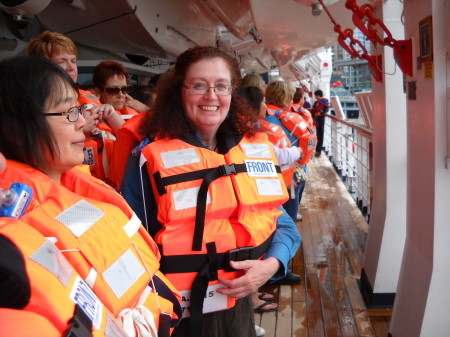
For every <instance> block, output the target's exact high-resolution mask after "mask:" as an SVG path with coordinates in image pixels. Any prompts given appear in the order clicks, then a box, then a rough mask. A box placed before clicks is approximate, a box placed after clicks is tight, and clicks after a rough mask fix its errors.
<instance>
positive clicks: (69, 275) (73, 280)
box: [0, 218, 125, 337]
mask: <svg viewBox="0 0 450 337" xmlns="http://www.w3.org/2000/svg"><path fill="white" fill-rule="evenodd" d="M0 234H2V235H4V236H5V237H7V238H8V239H10V240H11V241H12V242H13V243H14V244H15V246H16V247H17V248H18V249H19V250H20V252H21V253H22V255H23V258H24V261H25V268H26V272H27V276H28V278H29V279H30V285H31V297H30V299H29V302H28V304H27V305H26V306H25V307H24V308H23V310H14V311H9V312H6V313H4V312H2V310H0V318H1V319H0V320H1V322H2V324H0V332H1V331H2V329H9V328H5V326H4V323H5V322H6V319H5V317H4V316H3V314H6V315H8V316H9V318H10V319H11V320H13V321H15V323H16V324H17V325H16V326H15V328H16V330H14V331H15V332H14V331H13V333H12V334H11V335H9V334H3V333H0V335H1V336H16V335H17V336H28V334H24V335H22V334H19V333H18V332H19V331H25V330H22V327H23V326H27V327H28V328H29V329H32V330H33V329H36V330H35V331H39V333H43V332H45V335H42V336H46V337H47V336H61V335H62V334H63V333H64V331H65V330H67V329H68V327H69V326H68V322H69V321H70V319H71V318H72V317H73V316H74V311H75V302H77V303H78V304H79V305H80V306H82V307H83V308H85V309H86V311H85V313H86V314H87V316H88V317H89V318H90V319H91V320H92V322H93V336H94V337H95V336H105V334H104V331H105V327H106V325H107V324H106V323H107V319H106V316H107V315H108V316H109V318H108V319H109V320H112V321H115V319H114V318H113V316H112V315H111V313H109V312H108V311H107V310H106V308H105V307H104V306H103V304H102V303H101V302H100V301H99V300H98V299H97V298H95V295H92V294H91V293H89V292H87V291H86V290H83V288H84V289H88V286H87V285H86V284H85V283H84V282H83V281H81V279H80V277H79V275H78V274H77V273H76V272H75V271H74V269H73V267H72V266H71V265H70V263H69V262H68V261H67V260H66V259H65V257H64V256H63V255H62V253H61V252H60V251H59V250H57V249H56V247H54V246H53V245H52V244H51V243H50V242H48V241H47V239H46V238H45V237H44V236H43V235H42V234H40V233H39V232H37V231H36V230H35V229H33V228H32V227H31V226H29V225H27V224H25V223H24V222H21V221H17V220H12V219H11V218H2V219H0ZM43 246H44V247H45V248H44V250H45V253H42V252H41V251H40V250H39V249H41V250H42V247H43ZM51 247H53V249H54V250H53V253H50V251H52V248H51ZM41 254H46V255H45V256H44V257H43V256H42V255H41ZM45 258H46V259H51V261H53V262H52V267H53V268H54V270H50V269H48V268H49V267H48V265H47V264H44V265H42V261H43V260H45ZM49 289H51V292H49ZM87 294H89V299H86V298H87V296H86V295H87ZM92 296H93V297H92ZM96 316H98V318H100V320H96ZM98 318H97V319H98ZM19 319H25V320H24V321H21V322H19V321H18V320H19ZM9 323H11V322H9ZM24 323H26V324H24ZM113 326H114V327H115V330H119V331H120V332H121V335H122V336H124V335H125V332H124V331H122V329H121V328H120V325H119V323H118V322H115V324H114V325H109V326H108V327H109V328H112V327H113ZM35 335H36V334H35V333H34V331H33V332H32V333H30V334H29V336H35ZM119 336H120V335H119Z"/></svg>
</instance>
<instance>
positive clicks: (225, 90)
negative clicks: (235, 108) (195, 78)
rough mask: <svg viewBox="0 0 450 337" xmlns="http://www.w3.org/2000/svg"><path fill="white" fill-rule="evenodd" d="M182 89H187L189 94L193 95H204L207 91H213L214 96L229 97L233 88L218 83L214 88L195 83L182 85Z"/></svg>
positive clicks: (202, 83)
mask: <svg viewBox="0 0 450 337" xmlns="http://www.w3.org/2000/svg"><path fill="white" fill-rule="evenodd" d="M183 87H184V88H186V89H189V92H190V93H191V94H193V95H204V94H206V93H207V92H208V91H209V89H213V90H214V92H215V93H216V95H222V96H227V95H230V94H231V91H232V90H233V86H231V85H226V84H223V83H219V84H217V85H216V86H215V87H210V86H209V85H208V84H206V83H204V82H197V83H194V84H192V85H185V84H183Z"/></svg>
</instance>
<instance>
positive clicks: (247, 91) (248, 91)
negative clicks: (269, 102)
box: [236, 87, 264, 114]
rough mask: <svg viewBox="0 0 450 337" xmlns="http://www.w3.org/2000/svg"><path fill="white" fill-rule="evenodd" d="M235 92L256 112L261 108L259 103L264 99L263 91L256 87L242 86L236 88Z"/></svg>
mask: <svg viewBox="0 0 450 337" xmlns="http://www.w3.org/2000/svg"><path fill="white" fill-rule="evenodd" d="M236 93H237V94H238V95H239V97H241V98H243V99H245V100H246V101H247V102H248V103H249V104H250V106H251V107H252V108H253V110H255V113H256V114H258V113H259V110H260V109H261V104H262V102H263V100H264V92H263V91H262V90H261V89H260V88H258V87H243V88H237V89H236Z"/></svg>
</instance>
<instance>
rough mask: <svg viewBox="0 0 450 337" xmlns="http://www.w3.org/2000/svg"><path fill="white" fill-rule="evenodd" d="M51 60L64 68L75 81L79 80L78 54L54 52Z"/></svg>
mask: <svg viewBox="0 0 450 337" xmlns="http://www.w3.org/2000/svg"><path fill="white" fill-rule="evenodd" d="M51 60H52V61H53V62H55V63H56V64H57V65H59V66H60V67H61V68H63V69H64V70H65V71H66V72H67V73H68V74H69V76H70V77H71V78H72V80H73V81H74V82H75V83H76V82H77V78H78V67H77V57H76V55H74V54H71V53H68V52H65V51H61V52H59V53H55V54H53V55H52V58H51Z"/></svg>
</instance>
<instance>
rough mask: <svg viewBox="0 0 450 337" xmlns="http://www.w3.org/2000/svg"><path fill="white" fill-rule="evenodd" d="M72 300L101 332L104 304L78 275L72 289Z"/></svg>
mask: <svg viewBox="0 0 450 337" xmlns="http://www.w3.org/2000/svg"><path fill="white" fill-rule="evenodd" d="M70 299H71V300H72V301H73V302H74V303H76V304H78V305H79V306H80V307H81V309H83V311H84V313H85V314H86V315H87V316H88V317H89V318H90V319H91V321H92V325H93V326H94V327H95V328H96V329H97V330H100V326H101V323H102V310H103V304H102V303H101V302H100V301H99V299H98V298H97V296H96V295H95V294H94V292H93V291H92V289H91V288H89V286H88V285H87V284H86V282H84V281H83V280H82V279H81V278H80V277H79V276H78V275H77V276H76V279H75V282H74V284H73V287H72V289H71V290H70Z"/></svg>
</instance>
